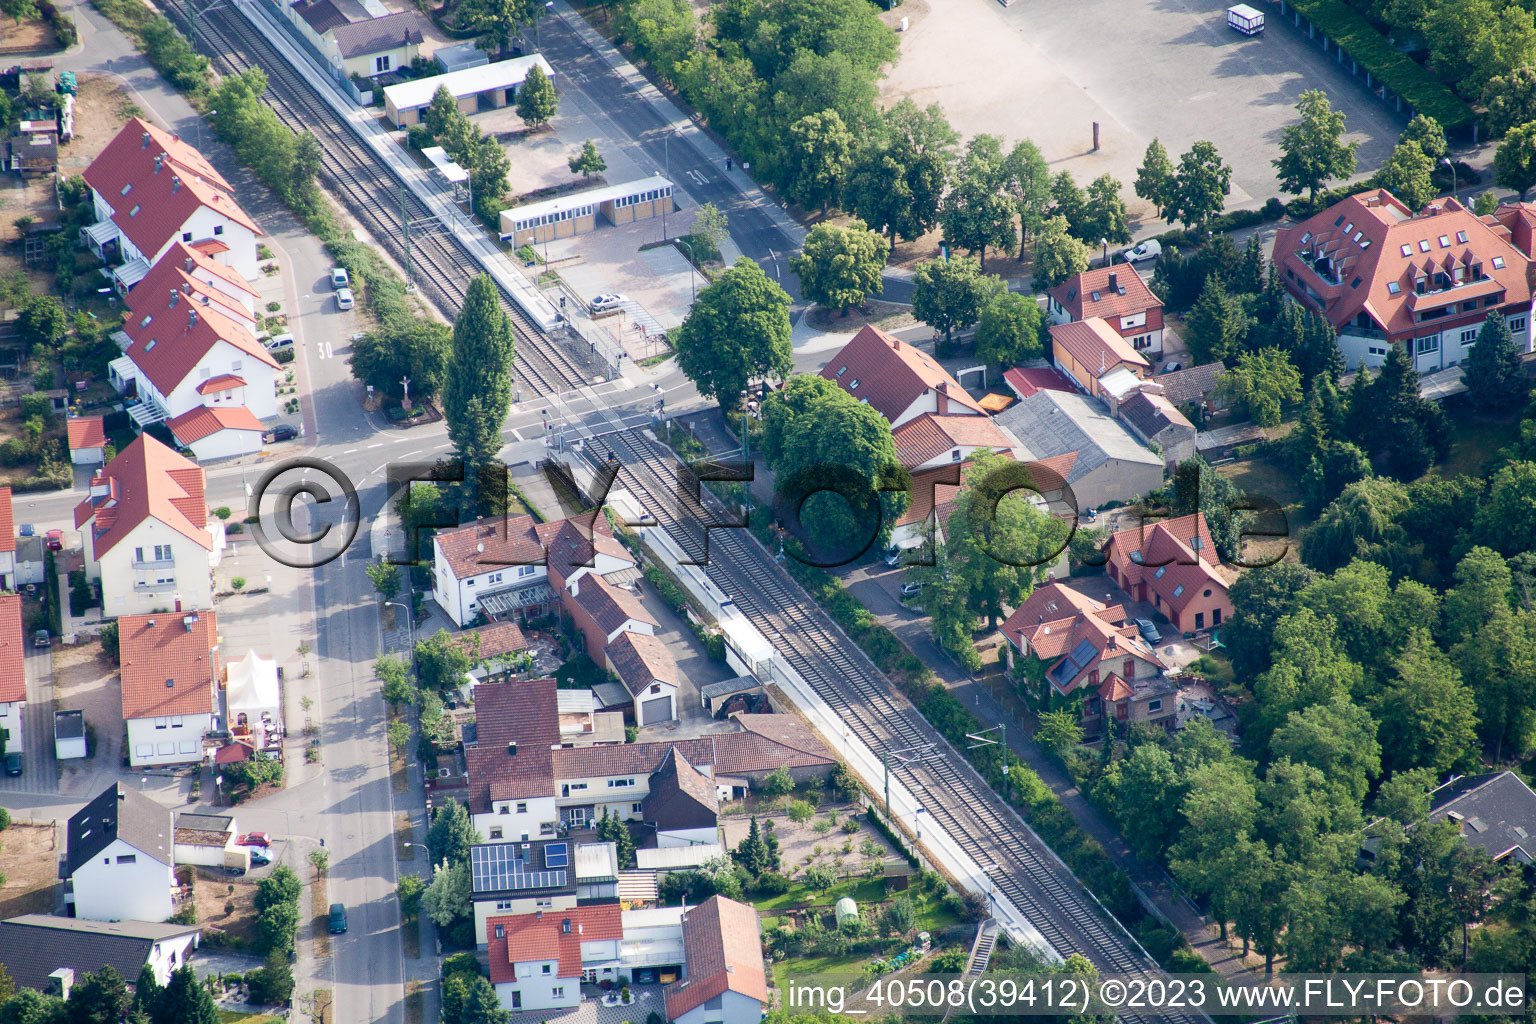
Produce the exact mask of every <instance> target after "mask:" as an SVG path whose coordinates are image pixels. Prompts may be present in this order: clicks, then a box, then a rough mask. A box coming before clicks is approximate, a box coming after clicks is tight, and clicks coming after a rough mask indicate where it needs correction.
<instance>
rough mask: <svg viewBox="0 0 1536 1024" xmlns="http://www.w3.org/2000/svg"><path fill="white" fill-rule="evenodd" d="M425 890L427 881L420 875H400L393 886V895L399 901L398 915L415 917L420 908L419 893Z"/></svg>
mask: <svg viewBox="0 0 1536 1024" xmlns="http://www.w3.org/2000/svg"><path fill="white" fill-rule="evenodd" d="M426 891H427V883H426V881H425V880H424V879H423V878H422V877H421V876H420V875H401V876H400V882H399V884H398V885H396V886H395V897H396V898H397V899H398V900H399V901H400V916H401V917H405V918H412V917H415V916H416V914H417V913H418V912H419V911H420V910H421V894H422V893H424V892H426Z"/></svg>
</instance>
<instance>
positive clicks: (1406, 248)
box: [1402, 245, 1413, 256]
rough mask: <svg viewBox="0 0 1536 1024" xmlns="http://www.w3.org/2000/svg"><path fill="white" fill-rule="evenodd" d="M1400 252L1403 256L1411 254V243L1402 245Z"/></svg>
mask: <svg viewBox="0 0 1536 1024" xmlns="http://www.w3.org/2000/svg"><path fill="white" fill-rule="evenodd" d="M1402 253H1403V255H1404V256H1412V255H1413V246H1411V245H1405V246H1402Z"/></svg>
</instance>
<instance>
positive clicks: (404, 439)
mask: <svg viewBox="0 0 1536 1024" xmlns="http://www.w3.org/2000/svg"><path fill="white" fill-rule="evenodd" d="M409 440H410V438H408V437H395V438H391V439H390V442H389V443H390V444H405V442H407V441H409Z"/></svg>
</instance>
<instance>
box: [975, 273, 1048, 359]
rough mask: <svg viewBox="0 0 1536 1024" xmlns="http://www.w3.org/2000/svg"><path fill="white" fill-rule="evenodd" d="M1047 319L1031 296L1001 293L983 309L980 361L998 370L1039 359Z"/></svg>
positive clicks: (978, 334) (978, 340)
mask: <svg viewBox="0 0 1536 1024" xmlns="http://www.w3.org/2000/svg"><path fill="white" fill-rule="evenodd" d="M1044 321H1045V316H1044V314H1043V313H1041V311H1040V304H1039V303H1038V302H1036V301H1035V300H1034V299H1033V298H1032V297H1030V296H1028V295H1020V294H1019V293H1018V292H1012V291H1007V290H1004V291H1001V292H999V293H998V294H997V295H996V296H994V297H993V299H992V301H990V302H988V303H987V304H986V305H985V306H983V307H982V310H981V318H980V319H979V320H978V321H977V323H976V358H977V359H980V360H981V361H983V362H984V363H986V364H987V365H988V366H990V367H992V369H993V370H994V371H999V372H1000V371H1002V370H1004V369H1006V368H1007V367H1010V366H1017V365H1018V364H1020V363H1022V362H1025V361H1026V360H1029V359H1036V358H1038V357H1039V356H1040V354H1041V352H1042V351H1043V349H1044V346H1043V345H1042V344H1041V338H1040V335H1041V331H1042V330H1043V329H1044Z"/></svg>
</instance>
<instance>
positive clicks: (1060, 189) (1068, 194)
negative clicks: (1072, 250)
mask: <svg viewBox="0 0 1536 1024" xmlns="http://www.w3.org/2000/svg"><path fill="white" fill-rule="evenodd" d="M1087 203H1088V200H1087V198H1086V197H1084V195H1083V190H1082V189H1080V188H1078V187H1077V181H1076V180H1075V179H1073V177H1072V172H1071V171H1060V172H1058V173H1057V174H1056V176H1055V177H1053V178H1051V211H1050V212H1051V216H1053V217H1065V218H1066V221H1067V228H1068V230H1070V231H1071V232H1072V235H1073V237H1074V238H1079V239H1087V233H1086V232H1085V231H1083V213H1084V208H1085V207H1086V205H1087ZM1094 241H1097V239H1095V240H1094Z"/></svg>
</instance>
